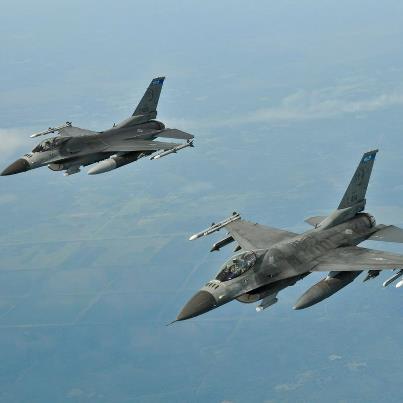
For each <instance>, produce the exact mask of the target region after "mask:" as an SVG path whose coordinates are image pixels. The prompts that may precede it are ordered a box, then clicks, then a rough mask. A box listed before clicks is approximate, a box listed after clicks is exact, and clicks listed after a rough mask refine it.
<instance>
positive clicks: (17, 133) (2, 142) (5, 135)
mask: <svg viewBox="0 0 403 403" xmlns="http://www.w3.org/2000/svg"><path fill="white" fill-rule="evenodd" d="M24 134H26V133H25V131H23V130H20V129H2V128H0V153H1V154H2V155H3V156H4V155H7V154H12V153H14V152H15V151H16V150H17V149H19V148H20V147H21V146H22V145H23V144H24V142H26V138H24Z"/></svg>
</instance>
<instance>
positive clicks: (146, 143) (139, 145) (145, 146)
mask: <svg viewBox="0 0 403 403" xmlns="http://www.w3.org/2000/svg"><path fill="white" fill-rule="evenodd" d="M178 146H180V144H178V143H165V142H162V141H153V140H140V139H139V140H134V139H130V141H128V140H119V141H113V142H111V144H106V147H105V148H104V149H103V150H102V151H104V152H129V151H158V150H171V149H172V148H175V147H178Z"/></svg>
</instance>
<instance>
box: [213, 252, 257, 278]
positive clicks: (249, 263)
mask: <svg viewBox="0 0 403 403" xmlns="http://www.w3.org/2000/svg"><path fill="white" fill-rule="evenodd" d="M256 260H257V257H256V254H255V253H254V252H250V251H248V252H243V253H240V254H239V255H236V256H233V257H232V258H231V259H230V260H228V261H227V262H226V263H225V264H224V266H223V267H222V269H221V270H220V272H219V273H218V274H217V277H216V280H219V281H228V280H232V279H234V278H236V277H239V276H240V275H242V274H244V273H245V272H247V271H248V270H250V269H251V268H252V267H253V266H254V265H255V263H256Z"/></svg>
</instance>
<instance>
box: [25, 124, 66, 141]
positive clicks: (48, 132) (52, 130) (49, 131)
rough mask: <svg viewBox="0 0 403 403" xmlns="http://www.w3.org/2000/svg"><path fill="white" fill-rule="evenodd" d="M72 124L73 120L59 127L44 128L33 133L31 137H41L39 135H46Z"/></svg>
mask: <svg viewBox="0 0 403 403" xmlns="http://www.w3.org/2000/svg"><path fill="white" fill-rule="evenodd" d="M70 126H71V122H66V123H65V124H64V125H60V126H58V127H49V128H48V129H46V130H43V131H41V132H38V133H34V134H31V135H30V136H29V137H31V138H35V137H39V136H44V135H45V134H50V133H54V132H57V131H59V130H62V129H64V128H66V127H70Z"/></svg>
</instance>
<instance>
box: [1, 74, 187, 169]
mask: <svg viewBox="0 0 403 403" xmlns="http://www.w3.org/2000/svg"><path fill="white" fill-rule="evenodd" d="M164 79H165V77H158V78H154V79H153V80H152V81H151V83H150V85H149V86H148V88H147V91H146V92H145V94H144V95H143V98H142V99H141V101H140V103H139V104H138V106H137V108H136V110H135V111H134V112H133V115H132V116H131V117H130V118H128V119H126V120H124V121H123V122H121V123H119V124H118V125H114V126H113V127H112V128H111V129H108V130H105V131H102V132H94V131H91V130H85V129H80V128H79V127H74V126H72V124H71V122H66V124H64V125H62V126H59V127H55V128H52V127H50V128H49V129H48V130H45V131H43V132H40V133H36V134H33V135H32V136H31V137H38V136H43V135H46V134H50V133H55V132H57V133H58V135H57V137H52V138H48V139H46V140H44V141H42V142H41V143H40V144H38V145H37V146H36V147H35V148H34V149H33V150H32V152H31V153H28V154H25V155H24V156H23V157H22V158H20V159H18V160H17V161H15V162H14V163H12V164H11V165H10V166H9V167H7V168H6V169H5V170H4V171H3V172H2V173H1V175H14V174H17V173H20V172H25V171H28V170H30V169H34V168H38V167H42V166H44V165H47V166H48V167H49V169H51V170H53V171H65V175H71V174H75V173H77V172H80V167H81V166H87V165H91V164H94V163H97V164H96V165H95V166H94V167H92V168H91V169H90V170H89V171H88V174H90V175H95V174H99V173H103V172H108V171H111V170H113V169H116V168H120V167H121V166H123V165H127V164H130V163H131V162H134V161H136V160H138V159H139V158H141V157H144V156H146V155H150V154H153V153H154V152H156V151H159V150H163V152H161V153H160V154H157V155H154V156H153V157H151V159H157V158H160V157H164V156H166V155H168V154H171V153H175V152H177V151H178V150H180V149H182V148H185V147H193V142H192V139H193V136H192V135H191V134H188V133H185V132H182V131H180V130H177V129H166V128H165V125H164V124H163V123H162V122H159V121H157V120H153V119H155V118H156V117H157V104H158V99H159V97H160V93H161V88H162V84H163V83H164ZM159 137H161V138H173V139H183V140H187V142H186V143H183V144H178V143H167V142H163V141H154V140H155V139H156V138H159Z"/></svg>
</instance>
